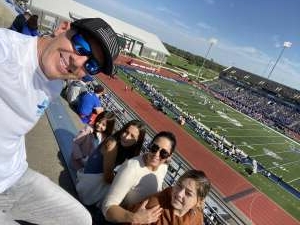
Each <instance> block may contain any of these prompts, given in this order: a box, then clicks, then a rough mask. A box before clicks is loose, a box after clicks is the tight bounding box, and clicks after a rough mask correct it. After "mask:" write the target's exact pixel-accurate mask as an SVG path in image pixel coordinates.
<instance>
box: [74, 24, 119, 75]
mask: <svg viewBox="0 0 300 225" xmlns="http://www.w3.org/2000/svg"><path fill="white" fill-rule="evenodd" d="M71 28H72V29H76V30H78V31H79V32H80V31H83V32H84V33H85V34H90V35H91V36H92V37H93V38H95V39H96V40H97V41H98V43H99V44H100V46H101V47H102V50H103V53H104V66H103V69H102V72H103V73H105V74H107V75H111V74H112V71H113V62H114V60H115V59H116V58H117V57H118V55H119V52H120V46H119V43H118V37H117V34H116V33H115V32H114V30H113V29H112V28H111V26H110V25H109V24H108V23H107V22H105V21H104V20H103V19H100V18H86V19H79V20H76V21H74V22H72V23H71Z"/></svg>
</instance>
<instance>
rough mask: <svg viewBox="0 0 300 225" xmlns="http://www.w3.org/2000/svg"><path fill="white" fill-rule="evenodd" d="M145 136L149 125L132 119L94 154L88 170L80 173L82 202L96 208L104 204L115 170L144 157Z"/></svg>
mask: <svg viewBox="0 0 300 225" xmlns="http://www.w3.org/2000/svg"><path fill="white" fill-rule="evenodd" d="M145 134H146V128H145V125H144V124H143V123H142V122H141V121H139V120H132V121H130V122H128V123H127V124H125V125H124V126H123V127H122V128H121V129H120V130H119V131H117V132H116V133H115V134H114V135H112V136H111V137H109V138H107V139H106V140H105V141H104V142H103V143H102V144H101V145H99V146H98V148H96V149H95V150H94V151H93V153H92V154H91V156H90V157H89V159H88V161H87V163H86V165H85V167H84V171H83V172H80V173H77V178H78V183H77V184H76V190H77V193H78V196H79V198H80V200H81V201H82V203H84V204H85V205H92V204H94V203H97V202H101V201H102V199H103V197H104V195H105V194H106V193H107V190H108V187H109V186H110V183H111V182H112V180H113V179H114V175H115V172H114V169H115V168H116V166H118V165H121V164H122V163H123V162H124V161H125V160H127V159H130V158H132V157H135V156H138V155H139V154H140V151H141V148H142V145H143V142H144V138H145Z"/></svg>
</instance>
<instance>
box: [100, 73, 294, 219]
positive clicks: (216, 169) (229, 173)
mask: <svg viewBox="0 0 300 225" xmlns="http://www.w3.org/2000/svg"><path fill="white" fill-rule="evenodd" d="M99 78H100V79H101V80H102V81H103V82H104V83H105V84H106V85H107V86H108V87H109V88H110V89H111V90H113V91H114V92H115V94H116V95H117V96H119V97H120V98H121V99H123V101H124V102H125V103H126V104H127V105H128V106H130V107H131V108H132V109H133V110H134V111H135V112H136V113H138V114H139V116H140V117H141V118H142V119H143V120H144V121H145V123H147V124H148V125H149V126H151V127H152V128H153V129H154V130H155V131H161V130H169V131H172V132H173V133H174V134H175V135H176V138H177V140H178V146H177V149H178V151H179V152H180V154H181V155H182V156H183V157H184V158H185V159H186V160H187V161H188V162H190V163H191V165H193V167H194V168H196V169H201V170H203V171H205V173H206V174H207V175H208V177H209V178H210V179H211V181H212V183H213V185H214V187H215V188H216V189H217V190H218V191H219V192H220V193H221V194H222V195H223V196H224V199H227V200H228V201H229V202H231V203H233V204H234V205H235V206H236V207H237V208H238V209H240V210H241V212H243V213H244V214H245V215H246V216H247V217H248V218H249V219H250V220H251V221H252V222H253V224H259V225H283V224H286V225H296V224H298V225H299V224H300V223H299V221H297V220H296V219H294V218H293V217H292V216H291V215H289V214H288V213H287V212H285V211H284V210H283V209H282V208H280V207H279V206H278V205H277V204H276V203H275V202H273V201H272V200H271V199H269V198H268V197H267V196H266V195H265V194H263V193H261V192H260V191H259V190H257V189H256V188H255V187H254V186H253V185H252V184H251V183H250V182H248V181H247V180H246V179H245V178H244V177H242V176H241V175H240V174H238V173H237V172H236V171H234V170H233V169H231V168H230V167H229V166H227V164H225V163H224V162H223V161H222V160H221V159H219V158H218V157H217V156H215V155H213V154H212V153H211V152H210V150H208V149H206V147H204V146H202V145H201V144H200V143H199V142H198V141H197V140H196V139H195V138H193V137H192V136H190V135H189V134H188V133H187V132H185V130H184V129H182V128H181V127H180V126H179V125H178V124H177V123H175V122H174V121H173V120H171V119H170V118H168V117H167V116H165V115H164V114H162V113H161V112H159V111H157V110H155V109H154V108H153V107H152V106H151V104H150V103H149V102H148V101H147V100H146V99H144V98H143V97H142V96H140V95H139V94H138V93H137V92H136V91H133V92H131V91H130V90H128V91H125V83H124V82H123V81H122V80H121V79H110V78H108V77H107V76H103V75H102V76H99Z"/></svg>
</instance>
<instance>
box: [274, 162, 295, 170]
mask: <svg viewBox="0 0 300 225" xmlns="http://www.w3.org/2000/svg"><path fill="white" fill-rule="evenodd" d="M298 162H300V160H297V161H294V162H288V163H283V164H279V165H278V166H272V167H269V168H268V170H269V169H274V168H277V167H280V166H285V165H290V164H294V163H298Z"/></svg>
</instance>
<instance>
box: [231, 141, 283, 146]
mask: <svg viewBox="0 0 300 225" xmlns="http://www.w3.org/2000/svg"><path fill="white" fill-rule="evenodd" d="M285 144H286V142H271V143H263V144H248V145H250V146H252V145H285ZM236 146H247V145H236Z"/></svg>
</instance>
